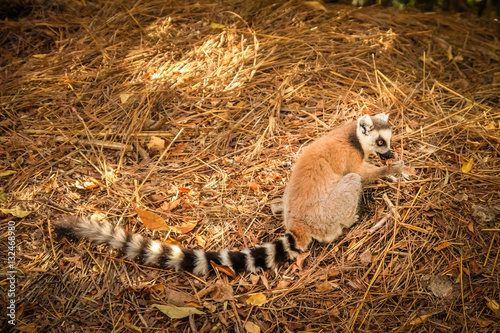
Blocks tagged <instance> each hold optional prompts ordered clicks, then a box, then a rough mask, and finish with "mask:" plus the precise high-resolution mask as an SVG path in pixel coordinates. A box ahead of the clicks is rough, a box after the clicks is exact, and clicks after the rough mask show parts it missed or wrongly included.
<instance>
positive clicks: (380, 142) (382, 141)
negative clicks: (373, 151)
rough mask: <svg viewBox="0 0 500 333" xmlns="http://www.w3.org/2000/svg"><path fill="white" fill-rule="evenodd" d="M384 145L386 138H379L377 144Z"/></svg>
mask: <svg viewBox="0 0 500 333" xmlns="http://www.w3.org/2000/svg"><path fill="white" fill-rule="evenodd" d="M383 145H384V140H382V139H379V140H377V146H379V147H380V146H383Z"/></svg>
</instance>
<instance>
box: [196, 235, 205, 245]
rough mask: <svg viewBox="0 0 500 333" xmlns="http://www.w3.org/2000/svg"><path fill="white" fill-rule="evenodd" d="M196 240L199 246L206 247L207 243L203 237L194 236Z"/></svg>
mask: <svg viewBox="0 0 500 333" xmlns="http://www.w3.org/2000/svg"><path fill="white" fill-rule="evenodd" d="M194 238H195V239H196V243H198V245H199V246H201V247H205V245H206V244H207V241H206V240H205V238H204V237H203V236H200V235H196V236H194Z"/></svg>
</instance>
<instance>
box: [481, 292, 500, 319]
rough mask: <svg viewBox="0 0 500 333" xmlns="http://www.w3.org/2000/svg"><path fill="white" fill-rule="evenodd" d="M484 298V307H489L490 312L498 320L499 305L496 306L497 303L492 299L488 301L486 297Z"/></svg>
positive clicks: (499, 313)
mask: <svg viewBox="0 0 500 333" xmlns="http://www.w3.org/2000/svg"><path fill="white" fill-rule="evenodd" d="M485 298H486V301H487V303H486V306H487V307H489V308H490V310H491V311H493V313H494V314H495V315H496V316H497V317H499V318H500V305H498V303H497V301H495V300H494V299H489V298H488V297H485Z"/></svg>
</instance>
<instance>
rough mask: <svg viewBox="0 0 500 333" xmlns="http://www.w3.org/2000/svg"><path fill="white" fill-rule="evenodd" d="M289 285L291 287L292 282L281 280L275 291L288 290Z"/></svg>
mask: <svg viewBox="0 0 500 333" xmlns="http://www.w3.org/2000/svg"><path fill="white" fill-rule="evenodd" d="M289 285H290V282H288V281H286V280H281V281H280V282H278V284H277V285H276V287H274V289H275V290H279V289H286V288H288V286H289Z"/></svg>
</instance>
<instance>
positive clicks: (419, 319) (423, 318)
mask: <svg viewBox="0 0 500 333" xmlns="http://www.w3.org/2000/svg"><path fill="white" fill-rule="evenodd" d="M430 316H432V313H431V314H426V315H422V316H417V317H415V318H413V319H412V320H411V321H410V325H412V326H414V325H420V324H422V323H423V322H425V321H426V320H427V318H429V317H430Z"/></svg>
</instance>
